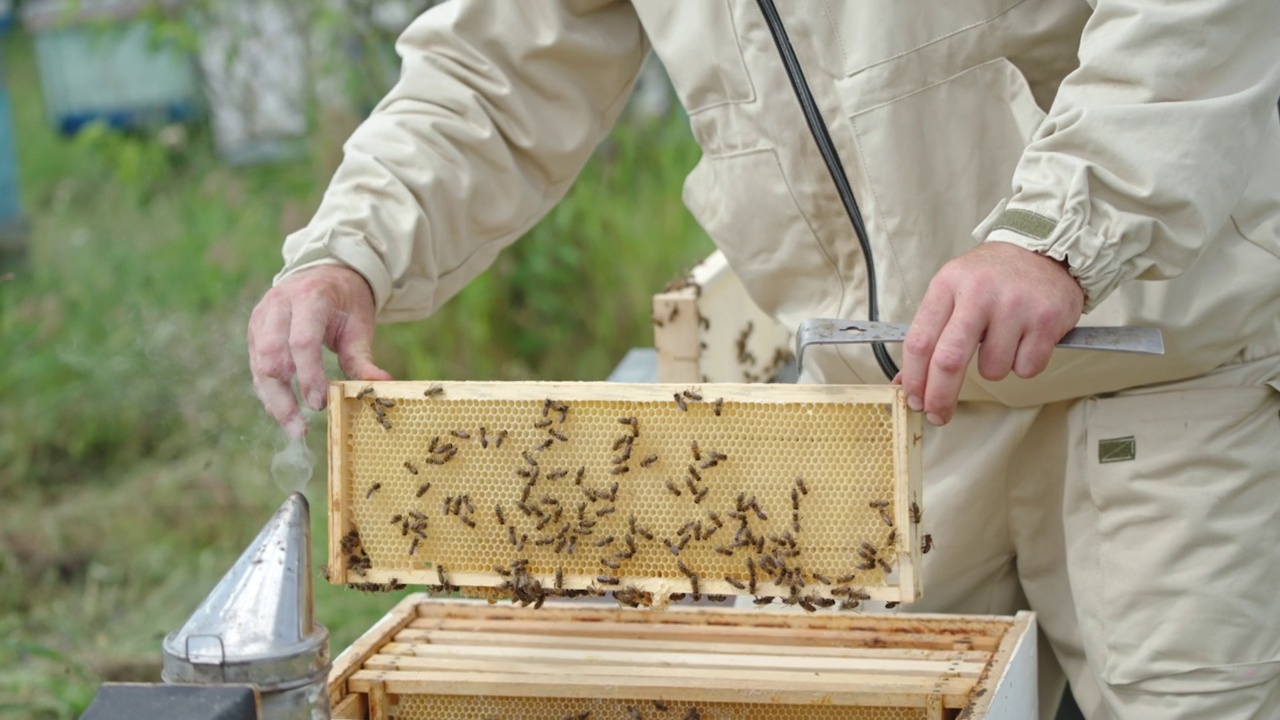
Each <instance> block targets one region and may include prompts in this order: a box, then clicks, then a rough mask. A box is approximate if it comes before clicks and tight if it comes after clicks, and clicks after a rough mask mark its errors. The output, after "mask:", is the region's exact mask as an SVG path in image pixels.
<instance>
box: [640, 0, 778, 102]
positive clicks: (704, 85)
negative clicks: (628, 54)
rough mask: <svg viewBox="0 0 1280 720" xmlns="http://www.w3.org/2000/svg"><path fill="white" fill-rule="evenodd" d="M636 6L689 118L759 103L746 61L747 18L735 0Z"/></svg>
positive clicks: (656, 0)
mask: <svg viewBox="0 0 1280 720" xmlns="http://www.w3.org/2000/svg"><path fill="white" fill-rule="evenodd" d="M735 5H741V6H745V4H744V3H741V2H738V3H735ZM635 8H636V12H637V14H638V15H639V16H640V22H641V23H642V24H643V25H644V27H645V31H646V32H647V33H648V35H649V39H650V42H652V43H653V49H654V51H655V52H656V53H657V54H658V57H659V58H661V59H662V64H663V66H664V67H665V68H666V71H667V75H668V76H670V78H671V84H672V85H673V86H674V87H675V90H676V94H678V95H679V96H680V102H681V104H683V105H684V107H685V110H686V111H687V112H688V113H689V114H691V115H692V114H694V113H696V112H698V111H700V110H706V109H709V108H713V107H716V106H717V105H726V104H729V103H739V102H750V101H751V100H754V99H755V89H754V88H753V87H752V84H751V76H750V75H749V74H748V73H747V66H746V63H744V62H743V59H742V48H741V44H740V42H741V41H740V39H739V30H740V28H739V27H738V26H739V25H740V24H741V23H742V21H743V19H742V18H739V17H735V16H734V11H735V7H734V6H733V5H731V4H730V0H651V1H650V2H643V3H639V2H638V3H636V4H635ZM738 9H740V8H738ZM753 9H754V5H753Z"/></svg>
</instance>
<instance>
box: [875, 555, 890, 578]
mask: <svg viewBox="0 0 1280 720" xmlns="http://www.w3.org/2000/svg"><path fill="white" fill-rule="evenodd" d="M876 563H878V564H879V565H880V569H881V570H884V572H885V574H886V575H888V574H889V573H891V572H893V568H891V567H889V563H887V562H885V561H884V558H876Z"/></svg>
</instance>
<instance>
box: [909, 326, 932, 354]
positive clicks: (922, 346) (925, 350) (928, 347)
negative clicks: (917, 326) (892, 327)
mask: <svg viewBox="0 0 1280 720" xmlns="http://www.w3.org/2000/svg"><path fill="white" fill-rule="evenodd" d="M902 349H903V351H905V352H906V353H907V354H908V355H913V356H915V357H928V356H929V353H930V352H932V351H933V340H932V339H930V338H929V337H928V336H926V335H924V334H921V333H910V332H908V333H907V338H906V340H905V341H903V343H902Z"/></svg>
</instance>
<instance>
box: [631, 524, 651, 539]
mask: <svg viewBox="0 0 1280 720" xmlns="http://www.w3.org/2000/svg"><path fill="white" fill-rule="evenodd" d="M635 534H637V535H639V536H640V537H642V538H644V539H645V540H649V541H652V540H653V533H651V532H649V528H647V527H644V526H643V525H637V526H636V527H635Z"/></svg>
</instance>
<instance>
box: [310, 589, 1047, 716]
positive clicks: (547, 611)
mask: <svg viewBox="0 0 1280 720" xmlns="http://www.w3.org/2000/svg"><path fill="white" fill-rule="evenodd" d="M1035 651H1036V643H1035V620H1034V617H1033V616H1032V615H1031V614H1030V613H1020V614H1019V615H1018V616H1017V617H1013V618H999V617H969V616H910V615H899V616H864V615H853V614H819V615H804V614H800V613H792V612H788V611H775V612H767V611H724V610H716V609H709V608H689V607H681V608H672V609H669V610H668V611H666V612H661V613H655V612H637V611H628V610H617V609H607V608H593V607H552V606H548V607H544V608H543V609H542V610H540V611H537V612H533V611H529V610H523V609H521V608H510V607H505V606H486V605H484V604H483V603H476V602H474V601H448V600H427V599H426V596H425V595H421V594H419V595H413V596H410V597H408V598H406V599H405V600H404V601H402V602H401V603H400V604H399V605H398V606H397V607H396V608H395V609H394V610H393V611H392V612H391V613H389V614H388V615H387V616H386V617H385V618H384V619H383V620H382V621H381V622H380V623H378V624H377V625H376V626H374V627H373V628H372V629H371V630H370V631H369V633H367V634H366V635H365V636H364V637H362V638H361V639H360V640H358V641H357V642H356V643H354V644H353V645H352V646H351V647H350V648H348V649H347V650H346V651H345V652H343V653H342V654H341V655H339V656H338V657H337V659H336V660H335V661H334V666H333V670H332V672H331V674H330V677H329V691H330V697H331V700H332V702H333V708H334V710H333V717H334V718H335V720H357V719H358V720H364V719H365V718H370V719H373V720H383V719H384V718H397V719H399V720H428V719H431V718H440V719H441V720H484V719H487V718H494V719H495V720H514V719H515V718H524V719H527V720H532V719H535V718H536V719H539V720H559V719H562V718H574V719H578V720H612V719H614V718H617V719H619V720H635V719H636V718H645V719H648V720H662V719H663V718H670V719H671V720H690V719H691V718H701V719H702V720H728V719H729V718H733V719H734V720H775V719H776V720H787V719H788V718H804V719H805V720H828V719H832V720H834V719H836V718H839V719H840V720H881V719H883V720H914V719H916V718H920V719H921V720H943V719H952V720H955V719H962V720H970V719H974V718H986V719H988V720H1004V719H1010V720H1012V719H1017V720H1022V719H1024V718H1029V717H1035V714H1036V712H1037V711H1036V692H1035V683H1036V680H1035Z"/></svg>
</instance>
